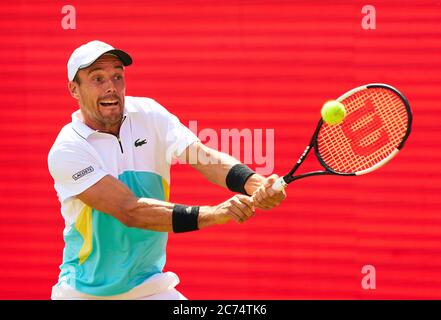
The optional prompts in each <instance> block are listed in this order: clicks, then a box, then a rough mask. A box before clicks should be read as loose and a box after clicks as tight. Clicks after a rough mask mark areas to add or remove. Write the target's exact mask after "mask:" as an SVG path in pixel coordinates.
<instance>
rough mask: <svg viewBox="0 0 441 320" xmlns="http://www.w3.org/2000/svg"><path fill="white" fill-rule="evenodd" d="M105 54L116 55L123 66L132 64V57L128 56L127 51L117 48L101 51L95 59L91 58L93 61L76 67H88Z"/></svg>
mask: <svg viewBox="0 0 441 320" xmlns="http://www.w3.org/2000/svg"><path fill="white" fill-rule="evenodd" d="M105 54H112V55H114V56H116V57H117V58H118V59H119V60H121V62H122V63H123V65H124V66H129V65H131V64H132V57H130V56H129V54H128V53H127V52H124V51H122V50H119V49H112V50H109V51H106V52H103V53H102V54H100V55H99V56H98V57H97V58H96V59H95V60H93V61H91V62H89V63H87V64H84V65H81V66H80V67H79V68H78V70H81V69H85V68H88V67H90V66H91V65H92V64H94V63H95V61H97V60H98V59H99V58H101V57H102V56H103V55H105Z"/></svg>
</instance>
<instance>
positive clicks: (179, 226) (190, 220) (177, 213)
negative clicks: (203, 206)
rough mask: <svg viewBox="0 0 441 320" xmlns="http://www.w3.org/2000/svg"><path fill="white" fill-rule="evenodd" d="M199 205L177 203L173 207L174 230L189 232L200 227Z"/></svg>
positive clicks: (176, 231)
mask: <svg viewBox="0 0 441 320" xmlns="http://www.w3.org/2000/svg"><path fill="white" fill-rule="evenodd" d="M198 216H199V207H197V206H196V207H189V206H183V205H180V204H176V205H175V206H174V207H173V213H172V225H173V232H175V233H179V232H189V231H195V230H199V228H198Z"/></svg>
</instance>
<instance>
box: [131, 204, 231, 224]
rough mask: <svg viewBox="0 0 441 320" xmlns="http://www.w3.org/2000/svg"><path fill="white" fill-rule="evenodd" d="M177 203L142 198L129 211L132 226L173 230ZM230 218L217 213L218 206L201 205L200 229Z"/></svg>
mask: <svg viewBox="0 0 441 320" xmlns="http://www.w3.org/2000/svg"><path fill="white" fill-rule="evenodd" d="M174 206H175V204H173V203H170V202H165V201H160V200H156V199H150V198H140V199H138V200H137V202H136V204H135V205H134V206H133V208H132V209H130V210H129V211H128V212H127V215H128V216H129V219H128V221H129V223H128V225H129V226H130V227H135V228H141V229H147V230H153V231H160V232H173V231H174V230H173V208H174ZM227 221H228V219H225V218H223V217H222V216H220V215H218V214H216V207H212V206H201V207H199V215H198V229H203V228H206V227H209V226H213V225H216V224H222V223H225V222H227Z"/></svg>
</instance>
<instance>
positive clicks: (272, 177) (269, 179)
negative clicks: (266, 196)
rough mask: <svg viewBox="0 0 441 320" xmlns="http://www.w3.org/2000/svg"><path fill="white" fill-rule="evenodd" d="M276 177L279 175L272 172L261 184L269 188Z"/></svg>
mask: <svg viewBox="0 0 441 320" xmlns="http://www.w3.org/2000/svg"><path fill="white" fill-rule="evenodd" d="M278 178H279V176H278V175H277V174H272V175H270V176H269V177H268V178H267V179H266V180H265V182H264V183H263V185H264V186H265V188H269V187H271V186H272V185H273V184H274V182H276V180H277V179H278Z"/></svg>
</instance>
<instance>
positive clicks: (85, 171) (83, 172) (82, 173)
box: [72, 166, 93, 181]
mask: <svg viewBox="0 0 441 320" xmlns="http://www.w3.org/2000/svg"><path fill="white" fill-rule="evenodd" d="M91 172H93V167H92V166H90V167H87V168H85V169H83V170H81V171H78V172H77V173H75V174H74V175H73V176H72V178H73V179H74V180H75V181H76V180H78V179H80V178H82V177H84V176H85V175H86V174H89V173H91Z"/></svg>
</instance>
